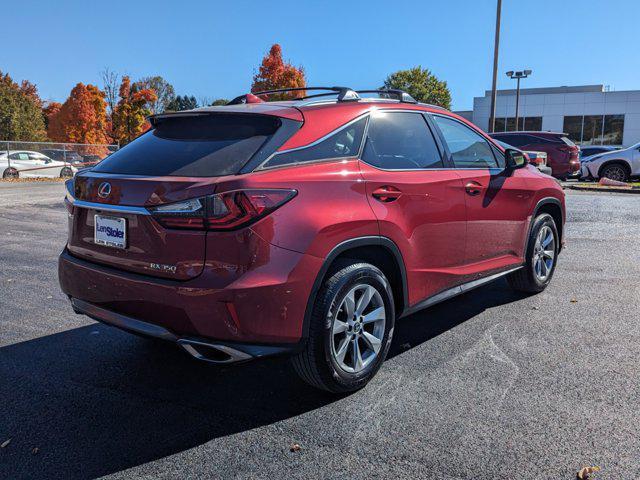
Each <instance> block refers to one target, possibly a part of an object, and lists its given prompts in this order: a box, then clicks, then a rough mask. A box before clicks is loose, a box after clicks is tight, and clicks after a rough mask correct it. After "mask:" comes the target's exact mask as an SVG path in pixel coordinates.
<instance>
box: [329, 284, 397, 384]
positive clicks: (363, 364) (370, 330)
mask: <svg viewBox="0 0 640 480" xmlns="http://www.w3.org/2000/svg"><path fill="white" fill-rule="evenodd" d="M385 319H386V314H385V306H384V301H383V300H382V296H381V295H380V293H379V292H378V290H376V289H375V288H374V287H373V286H371V285H367V284H359V285H356V286H355V287H353V288H351V290H349V291H348V292H347V294H346V295H345V296H344V297H343V298H342V300H341V302H340V307H339V308H338V310H337V311H336V313H335V315H334V318H333V322H332V325H331V329H332V331H331V354H332V355H333V358H334V360H335V362H336V363H337V364H338V366H339V367H340V368H341V369H342V370H344V371H346V372H349V373H358V372H360V371H362V370H364V369H365V368H367V366H368V365H370V364H371V362H373V361H374V360H375V358H376V357H377V356H378V354H379V352H380V350H381V348H382V340H383V337H384V328H385Z"/></svg>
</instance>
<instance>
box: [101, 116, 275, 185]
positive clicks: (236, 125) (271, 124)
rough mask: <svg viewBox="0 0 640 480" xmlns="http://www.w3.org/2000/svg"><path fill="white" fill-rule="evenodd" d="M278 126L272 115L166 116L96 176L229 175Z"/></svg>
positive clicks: (108, 160) (105, 162)
mask: <svg viewBox="0 0 640 480" xmlns="http://www.w3.org/2000/svg"><path fill="white" fill-rule="evenodd" d="M280 125H281V121H280V119H279V118H278V117H275V116H270V115H253V114H236V113H215V114H202V115H187V116H183V115H175V116H172V115H169V116H167V117H165V118H161V119H159V120H158V124H157V126H156V128H154V129H153V130H151V131H149V132H147V133H145V134H144V135H142V136H140V137H138V138H137V139H135V140H134V141H133V142H131V143H129V144H128V145H126V146H125V147H123V148H121V149H120V150H118V151H116V152H114V153H113V154H111V155H110V156H109V157H107V158H105V159H104V160H103V161H102V162H101V163H100V164H98V165H97V166H96V167H94V168H93V171H94V172H101V173H118V174H127V175H149V176H185V177H213V176H222V175H232V174H236V173H238V172H239V171H240V169H241V168H242V166H243V165H244V164H245V163H247V162H248V161H249V160H250V159H251V157H252V156H253V155H254V154H255V153H256V152H257V151H258V150H259V149H260V147H261V146H262V145H263V144H265V142H266V141H267V140H268V139H269V138H271V136H272V135H274V133H275V132H276V131H277V130H278V128H279V127H280Z"/></svg>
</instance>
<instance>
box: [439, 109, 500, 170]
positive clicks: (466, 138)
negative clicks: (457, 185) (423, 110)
mask: <svg viewBox="0 0 640 480" xmlns="http://www.w3.org/2000/svg"><path fill="white" fill-rule="evenodd" d="M433 120H434V122H435V123H436V125H437V126H438V128H439V129H440V132H441V133H442V137H443V138H444V141H445V142H446V144H447V147H449V152H450V154H451V160H452V161H453V164H454V165H455V167H456V168H498V167H499V165H498V162H497V161H496V159H495V157H494V156H493V151H492V149H491V147H490V146H489V142H488V141H487V140H486V139H485V138H484V137H483V136H482V135H480V134H478V133H476V132H474V131H473V130H472V129H471V128H469V127H467V126H466V125H463V124H462V123H460V122H458V121H457V120H453V119H451V118H448V117H443V116H441V115H434V116H433Z"/></svg>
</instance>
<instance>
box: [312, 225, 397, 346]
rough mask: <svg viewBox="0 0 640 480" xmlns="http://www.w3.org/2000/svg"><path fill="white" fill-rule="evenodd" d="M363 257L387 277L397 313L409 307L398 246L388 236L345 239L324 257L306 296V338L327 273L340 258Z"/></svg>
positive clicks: (360, 258) (355, 258) (361, 259)
mask: <svg viewBox="0 0 640 480" xmlns="http://www.w3.org/2000/svg"><path fill="white" fill-rule="evenodd" d="M345 259H349V260H360V261H364V262H367V263H371V264H372V265H375V266H376V267H378V268H379V269H380V270H382V272H383V273H384V274H385V276H386V277H387V278H388V280H389V283H390V285H391V289H392V292H393V299H394V303H395V307H396V314H397V315H398V316H400V315H401V313H402V312H403V311H404V310H405V309H406V308H407V306H408V304H409V303H408V290H407V273H406V269H405V265H404V260H403V258H402V254H401V253H400V249H399V248H398V246H397V245H396V244H395V243H394V242H393V241H392V240H390V239H389V238H387V237H382V236H373V235H372V236H366V237H358V238H352V239H349V240H345V241H343V242H341V243H339V244H338V245H336V246H335V247H334V248H333V249H332V250H331V251H330V252H329V254H328V255H327V256H326V257H325V259H324V262H323V264H322V267H321V268H320V271H319V272H318V274H317V275H316V279H315V281H314V282H313V287H312V288H311V293H310V295H309V298H308V299H307V306H306V308H305V314H304V320H303V338H304V339H306V338H307V337H308V334H309V324H310V321H311V314H312V312H313V305H314V303H315V301H316V296H317V294H318V291H319V290H320V288H321V287H322V283H323V282H324V280H325V279H326V278H327V276H328V275H330V274H331V273H333V271H334V269H335V268H336V267H337V266H339V265H340V264H341V260H345Z"/></svg>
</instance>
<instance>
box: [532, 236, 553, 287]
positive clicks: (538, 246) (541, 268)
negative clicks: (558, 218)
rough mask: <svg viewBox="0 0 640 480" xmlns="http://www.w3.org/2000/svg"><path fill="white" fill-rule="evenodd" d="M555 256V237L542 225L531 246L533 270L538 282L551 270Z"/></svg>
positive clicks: (549, 273) (545, 278)
mask: <svg viewBox="0 0 640 480" xmlns="http://www.w3.org/2000/svg"><path fill="white" fill-rule="evenodd" d="M555 256H556V239H555V236H554V235H553V230H551V228H550V227H549V226H548V225H544V226H543V227H542V228H541V229H540V231H539V232H538V235H537V236H536V243H535V245H534V247H533V271H534V273H535V276H536V278H537V279H538V281H540V282H544V281H546V280H547V279H548V278H549V276H550V275H551V272H552V270H553V262H554V259H555Z"/></svg>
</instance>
